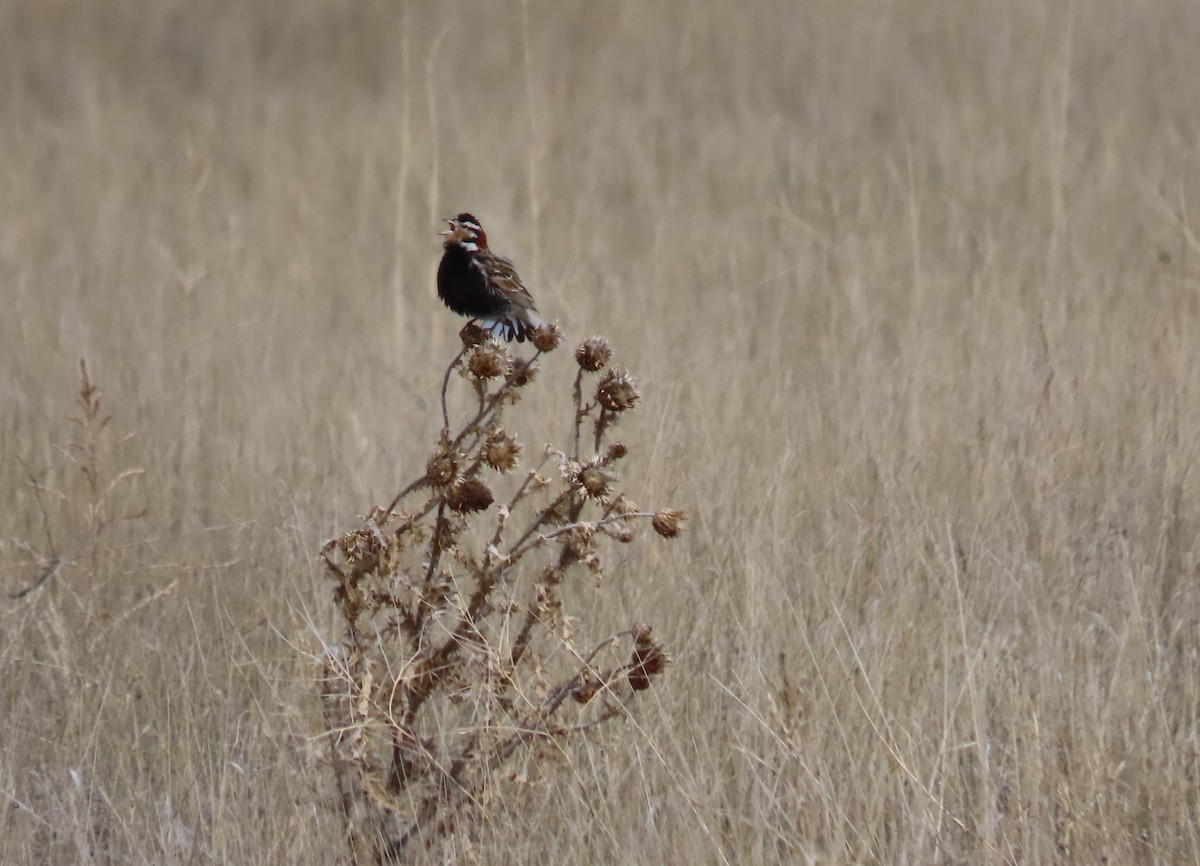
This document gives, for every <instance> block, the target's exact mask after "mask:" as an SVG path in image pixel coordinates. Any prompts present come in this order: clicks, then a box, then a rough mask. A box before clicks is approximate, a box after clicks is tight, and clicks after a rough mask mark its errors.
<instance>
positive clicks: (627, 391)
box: [596, 370, 642, 412]
mask: <svg viewBox="0 0 1200 866" xmlns="http://www.w3.org/2000/svg"><path fill="white" fill-rule="evenodd" d="M641 396H642V392H641V391H639V390H638V389H637V383H636V382H635V381H634V378H633V377H632V376H630V375H629V374H628V373H626V372H624V371H622V372H620V373H618V372H617V371H616V370H608V371H606V372H605V374H604V376H603V378H601V379H600V384H599V385H597V386H596V399H597V400H598V401H600V405H601V406H603V407H604V408H605V409H607V410H608V411H610V412H624V411H626V410H628V409H632V408H633V406H634V404H635V403H637V401H638V400H639V399H641Z"/></svg>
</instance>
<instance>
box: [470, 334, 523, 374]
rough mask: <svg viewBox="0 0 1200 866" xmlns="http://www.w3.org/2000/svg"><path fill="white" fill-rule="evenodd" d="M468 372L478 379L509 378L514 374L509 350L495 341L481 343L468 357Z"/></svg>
mask: <svg viewBox="0 0 1200 866" xmlns="http://www.w3.org/2000/svg"><path fill="white" fill-rule="evenodd" d="M467 370H468V371H469V372H470V373H471V375H472V376H474V377H475V378H476V379H496V378H501V377H503V378H507V377H508V376H509V375H510V374H511V373H512V361H511V360H510V359H509V357H508V349H506V348H504V346H502V345H500V344H499V343H497V342H496V341H495V340H488V341H487V342H485V343H480V344H479V345H478V346H476V347H475V348H474V349H472V350H471V354H470V355H469V356H468V357H467Z"/></svg>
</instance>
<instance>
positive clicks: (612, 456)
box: [604, 442, 629, 463]
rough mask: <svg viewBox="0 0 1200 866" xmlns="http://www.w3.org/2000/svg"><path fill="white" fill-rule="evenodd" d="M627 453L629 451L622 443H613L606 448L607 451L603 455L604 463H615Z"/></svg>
mask: <svg viewBox="0 0 1200 866" xmlns="http://www.w3.org/2000/svg"><path fill="white" fill-rule="evenodd" d="M628 453H629V449H628V448H627V447H626V446H625V443H624V442H614V443H613V444H612V445H610V446H608V451H607V453H605V455H604V462H605V463H615V462H616V461H618V460H620V459H621V458H622V457H624V456H625V455H626V454H628Z"/></svg>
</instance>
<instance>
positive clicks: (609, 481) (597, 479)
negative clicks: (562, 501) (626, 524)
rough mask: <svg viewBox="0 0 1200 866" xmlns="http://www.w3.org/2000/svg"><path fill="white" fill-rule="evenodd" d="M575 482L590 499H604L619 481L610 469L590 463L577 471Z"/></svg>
mask: <svg viewBox="0 0 1200 866" xmlns="http://www.w3.org/2000/svg"><path fill="white" fill-rule="evenodd" d="M576 480H577V481H578V483H579V486H580V487H582V488H583V490H584V492H585V493H586V494H587V495H588V496H590V497H591V498H592V499H605V498H607V497H608V495H609V494H610V493H611V492H612V488H613V485H614V484H615V483H616V482H617V481H618V480H619V479H618V476H617V473H615V472H613V471H612V470H611V469H605V468H604V467H603V466H599V465H597V464H595V463H591V464H588V465H587V466H584V467H583V468H582V469H580V470H579V474H578V475H577V476H576Z"/></svg>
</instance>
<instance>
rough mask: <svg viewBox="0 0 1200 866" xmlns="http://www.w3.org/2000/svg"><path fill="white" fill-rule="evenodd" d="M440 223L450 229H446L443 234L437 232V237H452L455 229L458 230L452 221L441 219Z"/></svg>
mask: <svg viewBox="0 0 1200 866" xmlns="http://www.w3.org/2000/svg"><path fill="white" fill-rule="evenodd" d="M442 222H444V223H445V224H446V225H448V226H450V228H448V229H446V230H445V231H444V232H438V234H439V235H452V234H454V231H455V229H457V228H458V226H456V225H455V224H454V220H448V219H443V220H442Z"/></svg>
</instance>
